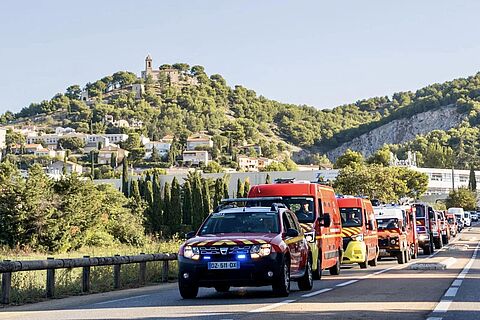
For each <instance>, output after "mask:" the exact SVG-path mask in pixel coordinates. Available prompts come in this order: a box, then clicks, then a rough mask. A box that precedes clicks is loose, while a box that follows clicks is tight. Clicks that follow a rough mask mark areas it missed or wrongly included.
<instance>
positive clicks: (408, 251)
mask: <svg viewBox="0 0 480 320" xmlns="http://www.w3.org/2000/svg"><path fill="white" fill-rule="evenodd" d="M409 261H410V248H407V250H405V262H409Z"/></svg>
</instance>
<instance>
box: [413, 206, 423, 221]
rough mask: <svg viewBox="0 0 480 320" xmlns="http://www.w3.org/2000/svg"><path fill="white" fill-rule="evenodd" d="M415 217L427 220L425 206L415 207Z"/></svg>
mask: <svg viewBox="0 0 480 320" xmlns="http://www.w3.org/2000/svg"><path fill="white" fill-rule="evenodd" d="M415 217H417V218H425V207H424V206H418V205H417V206H415Z"/></svg>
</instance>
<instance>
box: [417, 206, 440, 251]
mask: <svg viewBox="0 0 480 320" xmlns="http://www.w3.org/2000/svg"><path fill="white" fill-rule="evenodd" d="M413 207H414V208H415V217H416V220H417V234H418V242H419V246H420V247H421V248H422V249H423V253H424V254H432V253H433V251H434V250H435V248H437V249H440V248H441V247H442V246H443V242H442V234H441V229H440V223H439V221H438V219H437V215H436V214H435V211H434V210H433V208H432V207H431V206H429V205H427V204H425V203H415V204H414V205H413Z"/></svg>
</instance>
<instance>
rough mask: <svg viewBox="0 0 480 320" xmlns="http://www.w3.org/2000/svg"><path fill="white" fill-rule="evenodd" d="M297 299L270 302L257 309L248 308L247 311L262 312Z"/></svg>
mask: <svg viewBox="0 0 480 320" xmlns="http://www.w3.org/2000/svg"><path fill="white" fill-rule="evenodd" d="M295 301H297V300H284V301H281V302H277V303H274V304H271V305H269V306H265V307H262V308H258V309H253V310H250V311H248V312H255V313H257V312H264V311H268V310H272V309H275V308H278V307H281V306H283V305H286V304H289V303H292V302H295Z"/></svg>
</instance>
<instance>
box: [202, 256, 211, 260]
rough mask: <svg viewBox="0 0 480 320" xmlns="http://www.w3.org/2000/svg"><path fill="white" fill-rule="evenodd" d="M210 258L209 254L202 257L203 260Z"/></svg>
mask: <svg viewBox="0 0 480 320" xmlns="http://www.w3.org/2000/svg"><path fill="white" fill-rule="evenodd" d="M210 259H212V257H210V256H204V257H203V260H210Z"/></svg>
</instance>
